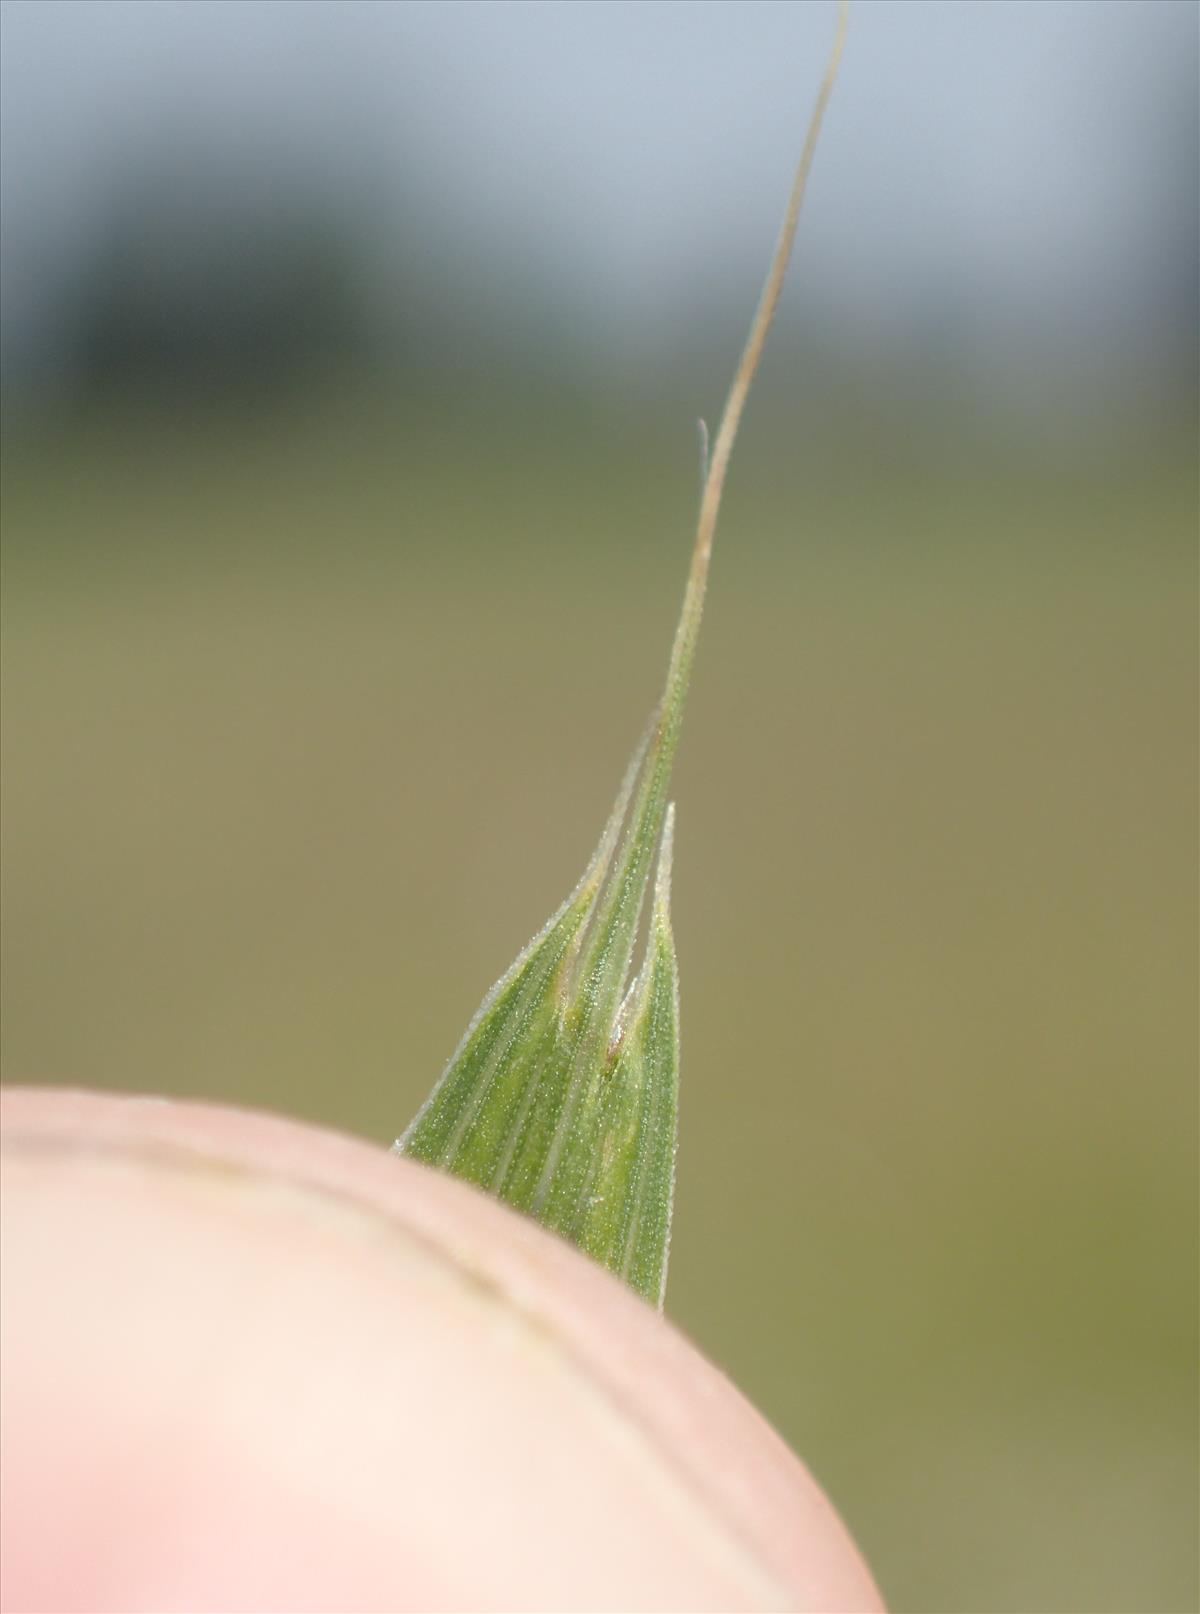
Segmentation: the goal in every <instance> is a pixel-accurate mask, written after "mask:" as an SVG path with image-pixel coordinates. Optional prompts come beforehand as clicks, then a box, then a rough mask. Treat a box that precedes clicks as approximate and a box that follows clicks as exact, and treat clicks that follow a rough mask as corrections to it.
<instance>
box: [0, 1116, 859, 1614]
mask: <svg viewBox="0 0 1200 1614" xmlns="http://www.w3.org/2000/svg"><path fill="white" fill-rule="evenodd" d="M0 1118H2V1129H0V1137H2V1146H3V1175H2V1179H0V1180H2V1192H3V1201H2V1205H3V1215H2V1218H0V1229H2V1234H3V1250H2V1255H3V1259H2V1263H0V1277H2V1284H3V1289H2V1300H3V1310H2V1314H0V1315H2V1322H3V1376H2V1380H0V1383H2V1389H3V1419H2V1423H0V1430H2V1443H0V1484H2V1496H0V1530H2V1539H0V1547H2V1557H0V1564H2V1566H3V1584H2V1590H3V1603H4V1607H5V1608H8V1609H12V1610H29V1611H32V1610H36V1609H47V1610H48V1609H54V1610H58V1611H61V1614H65V1611H67V1610H72V1609H88V1610H102V1609H123V1610H136V1609H207V1610H220V1609H235V1608H236V1609H242V1610H252V1609H285V1608H286V1609H297V1610H298V1609H343V1610H346V1609H364V1610H365V1609H397V1610H399V1609H453V1608H468V1609H551V1608H553V1609H563V1610H566V1609H594V1608H605V1609H667V1608H671V1609H697V1610H698V1609H767V1608H786V1609H813V1610H829V1611H833V1610H859V1609H864V1610H865V1609H879V1608H881V1607H882V1605H881V1602H880V1599H879V1594H878V1592H877V1590H876V1588H875V1586H874V1583H873V1581H872V1579H871V1576H870V1574H869V1572H868V1570H867V1568H866V1566H865V1565H864V1563H863V1560H862V1558H861V1556H860V1555H859V1553H858V1551H857V1549H856V1547H855V1545H854V1543H853V1541H852V1540H851V1539H850V1536H849V1535H848V1533H847V1531H846V1529H845V1527H844V1526H843V1524H842V1523H841V1521H840V1519H839V1518H838V1516H837V1514H836V1513H835V1512H834V1510H833V1508H832V1507H831V1505H830V1504H829V1502H828V1501H827V1500H826V1498H825V1497H824V1495H823V1494H822V1492H821V1490H820V1488H819V1487H818V1486H817V1484H816V1483H815V1481H814V1480H813V1479H812V1477H811V1476H810V1475H809V1473H808V1471H807V1470H806V1469H805V1468H804V1466H803V1465H802V1464H801V1463H800V1462H799V1461H798V1460H797V1458H796V1457H794V1456H793V1455H792V1453H791V1452H790V1451H789V1450H788V1448H787V1447H786V1446H785V1445H784V1444H783V1442H782V1441H781V1440H780V1439H779V1437H778V1436H777V1435H776V1434H775V1433H774V1432H773V1430H771V1428H770V1427H769V1426H768V1425H767V1424H766V1423H765V1422H764V1421H763V1420H762V1419H761V1418H760V1417H759V1415H758V1414H757V1413H756V1412H755V1411H754V1410H753V1409H752V1408H751V1407H750V1405H749V1403H748V1402H747V1401H746V1400H745V1399H744V1398H743V1397H742V1396H741V1395H740V1394H739V1392H738V1391H737V1390H736V1389H735V1388H734V1387H733V1385H732V1384H731V1383H730V1382H729V1381H728V1379H726V1378H725V1377H724V1376H723V1375H722V1374H721V1373H720V1372H718V1371H717V1370H716V1369H715V1368H714V1367H713V1366H712V1365H711V1364H709V1363H708V1362H707V1361H706V1360H705V1359H704V1358H703V1357H702V1356H701V1355H700V1353H699V1352H698V1351H697V1350H696V1349H695V1348H694V1347H693V1346H692V1345H691V1344H689V1343H688V1341H687V1340H685V1339H684V1338H683V1336H682V1335H681V1334H680V1333H679V1332H677V1331H676V1330H675V1329H674V1328H673V1327H672V1326H671V1324H670V1323H669V1322H666V1321H664V1320H663V1319H662V1318H661V1317H659V1316H657V1315H656V1314H655V1312H654V1311H653V1309H652V1308H651V1307H650V1306H648V1305H646V1304H645V1303H644V1302H643V1301H641V1300H639V1299H638V1298H637V1297H636V1296H635V1295H633V1294H632V1293H631V1292H629V1291H628V1290H626V1289H625V1288H624V1287H623V1286H622V1285H621V1284H620V1283H619V1281H618V1280H617V1279H615V1278H613V1277H612V1276H610V1275H609V1274H608V1273H606V1272H605V1271H603V1270H601V1269H600V1268H599V1267H598V1266H596V1265H594V1264H593V1263H592V1262H590V1261H589V1260H588V1259H587V1258H586V1257H585V1256H583V1255H580V1254H579V1253H578V1252H577V1251H575V1250H574V1249H572V1248H571V1247H569V1246H568V1245H567V1244H565V1243H563V1242H562V1241H560V1240H559V1239H557V1238H556V1237H554V1236H553V1235H551V1234H549V1233H547V1232H545V1231H544V1230H542V1229H541V1228H539V1227H537V1226H536V1225H535V1224H534V1223H532V1222H531V1221H529V1220H527V1219H526V1218H524V1217H521V1216H519V1215H517V1214H516V1213H514V1212H512V1211H509V1210H507V1209H505V1208H504V1207H503V1206H501V1205H499V1204H497V1203H495V1202H494V1201H492V1200H490V1199H488V1198H486V1197H485V1196H483V1195H482V1194H480V1193H478V1192H477V1191H476V1190H474V1189H472V1188H470V1187H468V1186H467V1185H465V1184H462V1183H459V1182H456V1181H454V1180H452V1179H450V1178H448V1177H445V1176H442V1175H440V1174H438V1173H435V1172H432V1171H430V1170H428V1169H427V1168H425V1167H422V1166H419V1165H415V1164H413V1163H411V1162H409V1161H403V1160H397V1159H396V1158H395V1157H394V1156H391V1155H389V1154H387V1153H386V1152H385V1151H384V1150H383V1149H380V1148H374V1147H371V1146H369V1145H367V1144H364V1143H361V1142H358V1141H355V1140H352V1139H350V1138H347V1137H343V1136H340V1135H337V1134H335V1133H332V1132H326V1131H321V1130H318V1129H316V1128H313V1127H309V1126H305V1125H302V1124H300V1123H299V1122H294V1121H290V1120H286V1119H280V1118H275V1117H268V1116H263V1115H257V1114H253V1113H249V1112H243V1111H238V1110H233V1109H228V1108H221V1107H215V1106H202V1105H194V1104H183V1103H173V1102H163V1101H154V1100H146V1099H136V1098H114V1097H107V1096H101V1095H96V1094H87V1093H67V1092H49V1091H37V1090H33V1089H26V1090H21V1089H13V1090H10V1091H9V1092H7V1093H5V1094H4V1095H3V1099H2V1104H0Z"/></svg>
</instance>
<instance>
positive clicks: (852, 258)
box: [0, 0, 1198, 392]
mask: <svg viewBox="0 0 1200 1614" xmlns="http://www.w3.org/2000/svg"><path fill="white" fill-rule="evenodd" d="M1197 18H1198V11H1197V7H1196V6H1195V5H1194V4H1192V3H1191V0H1137V3H1132V0H1126V3H1123V0H1102V3H1093V0H1003V3H1001V0H856V3H855V5H854V7H853V11H852V17H851V32H850V40H849V45H848V49H847V54H846V60H845V65H844V70H843V77H842V81H841V83H840V84H839V86H838V90H837V94H836V96H835V98H834V101H833V104H832V107H831V111H830V116H829V121H828V124H827V132H826V136H825V139H824V143H823V147H822V150H821V152H820V154H819V158H818V162H817V165H816V169H815V173H814V179H813V185H812V190H811V194H810V198H809V204H808V211H807V215H806V218H805V221H804V224H803V227H802V243H801V249H800V257H799V272H798V275H797V284H796V285H794V286H793V287H792V288H791V291H790V302H791V305H792V306H791V308H790V309H789V317H792V318H795V317H797V315H798V314H801V313H802V314H803V316H804V318H805V319H806V320H807V321H808V322H809V328H810V329H812V328H814V327H816V328H818V329H819V331H820V333H821V340H822V341H823V342H824V343H826V344H827V345H828V346H829V347H830V348H831V349H833V350H837V349H838V348H839V347H842V346H846V347H849V348H852V349H857V350H859V351H861V350H864V349H866V350H869V351H873V352H875V353H877V354H883V355H891V356H895V357H897V358H899V359H900V360H901V361H902V360H903V359H904V358H905V357H906V356H909V355H915V356H917V357H925V358H928V357H929V356H930V355H932V356H934V357H935V358H937V357H939V356H945V355H949V356H950V357H951V358H952V362H953V364H954V365H955V366H956V367H957V369H958V370H959V371H960V372H962V373H965V374H968V375H969V374H970V372H971V370H972V368H973V367H975V366H984V367H986V368H987V370H988V373H989V376H990V377H991V378H992V380H993V382H995V379H996V377H1000V378H1001V381H1003V378H1004V376H1005V375H1006V374H1008V375H1009V376H1010V378H1011V379H1012V381H1013V384H1014V386H1015V387H1016V389H1017V391H1018V392H1019V391H1020V388H1021V386H1022V384H1023V383H1022V378H1023V377H1025V376H1026V375H1027V374H1032V373H1033V371H1035V370H1039V369H1044V368H1045V367H1046V366H1047V365H1049V366H1050V367H1052V368H1053V369H1054V370H1055V372H1056V373H1057V374H1059V375H1065V376H1066V377H1068V379H1070V380H1072V382H1073V384H1076V385H1077V386H1078V387H1079V388H1080V389H1081V390H1086V388H1087V387H1088V386H1091V385H1095V384H1108V383H1107V382H1106V381H1105V378H1108V377H1110V376H1111V375H1113V374H1116V375H1118V376H1125V377H1128V378H1129V384H1130V385H1131V387H1132V388H1133V389H1134V390H1136V389H1137V388H1138V387H1139V386H1141V385H1152V384H1153V383H1154V381H1155V378H1156V377H1161V375H1162V373H1163V372H1164V370H1165V371H1171V370H1172V368H1173V369H1174V373H1175V376H1176V382H1178V377H1179V375H1181V374H1182V375H1187V374H1189V373H1190V372H1191V370H1192V369H1194V359H1193V358H1192V357H1191V355H1192V353H1193V352H1194V329H1195V296H1196V290H1195V287H1196V264H1197V241H1196V235H1197V222H1196V221H1197V195H1196V192H1197V60H1196V57H1197V38H1198V27H1197ZM833 22H834V8H833V4H832V0H830V3H829V4H826V3H825V0H804V3H788V0H731V3H727V0H706V3H692V0H676V3H665V0H639V3H632V0H570V3H564V0H542V3H530V0H404V3H400V0H397V3H383V0H380V3H361V0H332V3H328V0H294V3H283V0H268V3H260V0H219V3H218V0H156V3H153V4H151V3H148V0H4V5H3V50H2V53H0V61H2V74H3V78H2V120H3V121H2V130H0V133H2V142H0V161H2V167H0V183H2V190H0V201H2V218H0V224H2V236H0V241H2V268H3V289H4V297H3V335H4V351H5V358H6V363H7V365H8V366H9V368H10V372H11V373H15V374H17V375H18V377H19V375H20V373H21V371H22V369H23V368H24V367H27V366H28V365H29V364H30V363H31V362H33V360H34V359H37V360H38V362H42V363H45V362H46V354H47V353H48V352H49V353H51V354H52V353H53V351H54V343H53V340H52V338H53V336H54V329H55V320H56V318H57V317H58V310H59V300H60V296H61V292H62V288H63V287H64V286H65V285H66V284H67V283H68V282H69V280H70V276H71V274H72V272H73V266H76V265H77V264H78V262H79V261H80V259H81V257H83V256H86V253H87V251H88V248H89V244H90V243H92V242H93V241H94V240H95V238H96V236H97V234H98V233H101V232H102V231H103V230H104V228H105V227H106V223H107V222H108V221H109V219H110V217H111V215H112V212H113V209H114V207H115V206H116V205H117V203H118V201H119V198H120V196H121V193H122V188H123V187H124V186H127V185H128V183H129V180H130V176H131V175H136V174H137V173H138V172H139V171H140V170H144V169H146V168H147V167H148V166H149V165H152V164H153V163H155V162H158V163H163V162H165V161H166V160H167V159H168V157H169V155H170V154H171V153H172V152H173V151H175V150H178V151H181V152H186V153H187V155H188V158H189V160H190V161H191V162H192V163H193V164H194V165H197V166H198V167H200V168H206V169H207V171H208V172H209V174H210V176H211V183H212V184H214V185H215V186H216V187H217V188H218V189H219V188H220V186H221V185H222V184H223V183H225V182H226V180H228V182H229V183H231V184H238V185H244V184H245V183H246V176H247V174H248V173H249V172H251V171H253V172H254V173H255V174H257V175H258V176H259V178H258V183H259V184H260V185H261V186H262V187H263V188H264V193H265V194H269V193H270V191H271V190H272V188H273V187H276V186H285V185H295V184H297V183H299V184H301V185H302V186H305V187H310V188H312V189H313V190H314V191H315V192H317V193H319V194H320V195H322V196H324V197H326V198H327V199H329V201H330V203H331V205H334V206H352V208H353V209H354V210H356V212H357V216H358V226H359V228H360V229H361V230H362V232H363V234H364V236H365V238H366V239H367V241H368V243H369V245H370V249H371V250H370V252H369V253H368V254H367V257H368V259H369V261H370V262H371V263H372V265H373V284H374V286H375V290H376V296H377V298H378V303H379V307H380V308H381V309H382V308H385V307H386V305H387V302H388V299H389V297H391V296H394V295H395V291H394V287H393V285H392V281H391V278H390V268H389V266H390V265H391V264H392V262H393V259H394V256H395V253H396V251H397V241H398V239H399V237H400V236H401V235H402V234H403V233H404V230H405V228H406V223H405V221H406V220H412V219H417V220H419V222H418V224H417V225H416V233H417V234H418V235H419V236H420V237H421V240H422V241H423V243H424V246H423V249H422V250H424V251H425V252H426V253H427V255H428V258H429V264H428V268H429V271H430V278H431V280H432V281H434V282H436V283H438V284H439V285H440V286H441V287H442V290H443V292H444V294H445V297H446V299H447V300H448V304H449V308H450V312H451V315H453V312H454V310H455V308H456V307H457V308H458V311H459V312H465V311H467V310H468V309H471V308H477V306H478V304H479V301H480V296H481V292H480V288H481V287H486V286H487V285H489V284H495V285H498V286H508V287H513V286H518V287H520V286H523V287H524V288H525V290H526V292H527V294H528V295H527V301H528V302H529V303H531V304H532V306H533V307H534V308H535V310H536V309H543V310H548V309H553V311H554V312H553V317H554V319H555V320H556V321H557V322H558V328H559V329H560V331H565V332H569V333H570V337H571V340H573V341H575V342H576V343H577V344H578V347H579V349H580V351H581V352H586V353H588V354H590V356H591V357H592V358H593V359H596V358H597V357H599V356H604V357H605V358H606V359H607V362H608V363H609V364H610V365H612V366H616V367H620V366H621V365H624V364H627V363H631V362H633V361H634V359H635V358H636V357H638V356H640V357H641V358H642V359H646V358H649V359H650V360H652V361H653V360H656V359H660V358H661V357H662V356H663V355H665V354H669V353H670V352H671V351H672V350H673V349H674V348H675V347H676V346H677V344H678V343H679V342H680V340H681V339H682V338H681V333H682V332H684V331H685V328H687V327H688V324H689V321H694V320H695V318H696V317H698V316H701V315H703V314H704V313H705V312H706V310H708V309H711V308H719V307H723V306H727V307H728V310H729V316H728V317H729V319H730V325H729V328H728V332H724V331H723V332H721V338H722V340H726V339H727V338H728V336H729V335H730V334H732V333H734V332H735V331H736V330H740V327H741V326H742V325H743V324H744V322H745V317H746V314H747V311H748V306H749V300H750V296H751V295H752V293H753V290H754V289H755V288H756V287H757V283H758V280H759V278H760V276H761V273H762V270H763V266H764V264H765V261H766V255H767V251H768V248H769V243H770V240H771V238H772V236H773V233H774V230H775V227H776V223H777V220H778V216H779V212H780V208H781V205H782V201H783V198H784V195H785V192H786V188H787V184H788V179H789V175H790V170H791V167H792V164H793V162H794V160H795V156H796V153H797V149H798V145H799V142H800V140H801V138H802V134H803V129H804V125H805V121H806V119H807V116H808V110H809V107H810V104H811V100H812V96H813V92H814V88H815V85H816V82H817V80H818V78H819V75H820V72H821V68H822V64H823V61H824V58H825V54H826V51H827V48H828V44H829V40H830V36H831V32H832V28H833ZM414 208H417V209H418V211H417V212H413V209H414ZM430 220H436V221H438V222H437V225H436V228H434V227H433V226H431V224H430V222H429V221H430ZM409 245H410V250H411V241H410V243H409ZM731 289H732V290H733V295H731ZM460 299H461V304H460V303H459V301H458V300H460ZM484 301H485V302H486V297H485V298H484ZM10 379H11V374H10Z"/></svg>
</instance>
